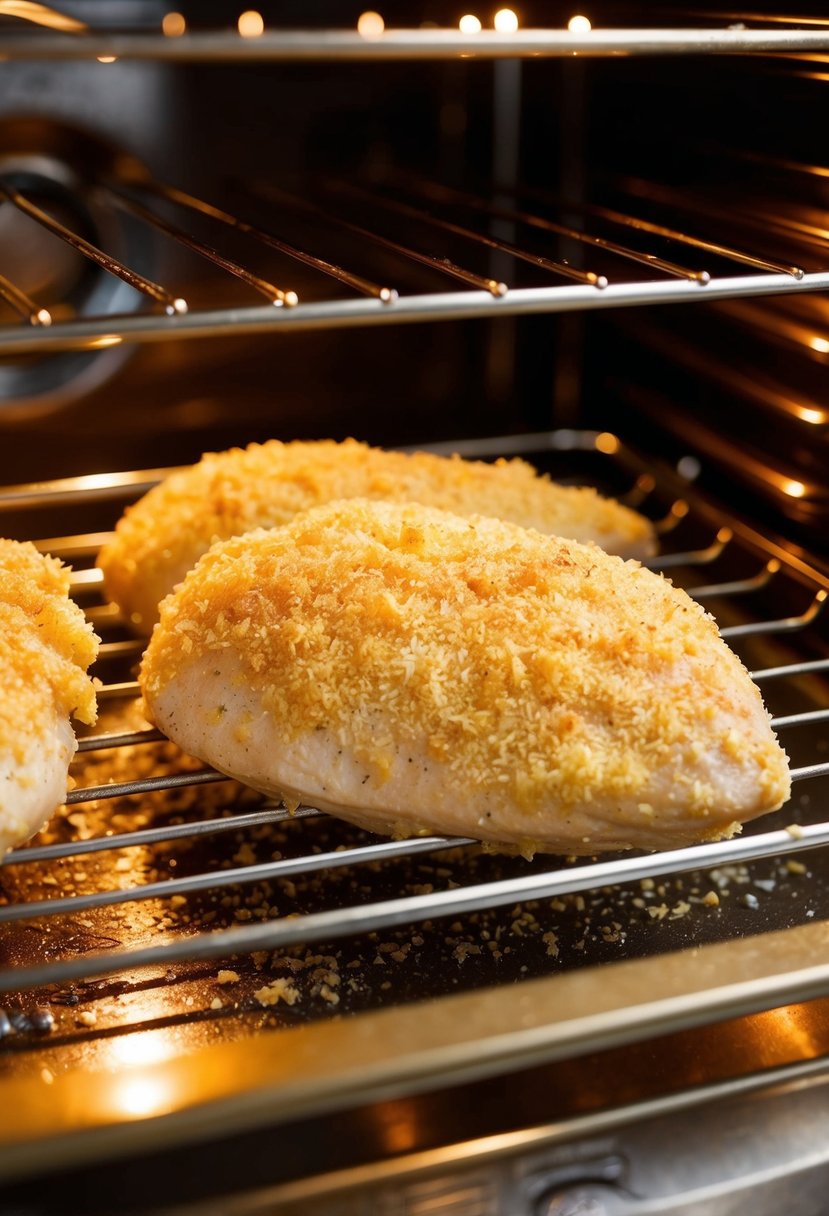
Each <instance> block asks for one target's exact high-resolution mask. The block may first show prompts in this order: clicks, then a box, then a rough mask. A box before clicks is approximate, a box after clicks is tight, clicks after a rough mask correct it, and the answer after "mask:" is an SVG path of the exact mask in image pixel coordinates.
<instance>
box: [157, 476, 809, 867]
mask: <svg viewBox="0 0 829 1216" xmlns="http://www.w3.org/2000/svg"><path fill="white" fill-rule="evenodd" d="M140 680H141V685H142V689H143V693H144V698H145V702H146V707H147V712H148V714H149V716H150V717H151V718H152V720H153V721H154V722H155V723H156V725H157V726H158V727H159V728H160V729H161V730H163V731H164V732H165V734H167V735H169V737H170V738H171V739H172V740H173V741H174V742H176V743H178V744H179V745H180V746H181V747H182V748H184V749H185V750H186V751H188V752H190V753H192V754H193V755H195V756H197V757H199V758H201V759H203V760H205V761H207V762H208V763H210V764H212V765H214V766H215V767H216V768H217V769H220V770H221V771H222V772H225V773H227V774H229V775H231V776H234V777H237V778H239V779H240V780H241V781H244V782H247V783H248V784H250V785H251V786H253V787H254V788H256V789H259V790H263V791H265V792H267V793H270V794H275V795H277V796H283V797H284V798H285V799H286V801H287V802H288V803H289V804H291V803H296V802H297V801H298V800H301V801H303V802H306V803H309V804H311V805H313V806H317V807H319V808H321V809H323V810H328V811H330V812H331V813H332V814H335V815H338V816H341V817H342V818H345V819H347V820H350V821H352V822H354V823H356V824H359V825H361V826H364V827H367V828H369V829H371V830H373V831H377V832H382V833H389V834H394V835H402V836H405V835H410V834H417V833H431V832H437V833H440V834H449V835H455V834H458V835H462V836H471V837H474V838H478V839H481V840H485V841H492V842H495V843H497V844H501V845H512V846H517V847H518V848H520V849H522V850H523V851H530V850H543V851H550V852H563V853H567V854H571V853H572V854H588V853H594V852H597V851H600V850H610V849H613V850H615V849H625V848H631V847H635V848H645V849H654V848H665V847H668V846H672V845H680V844H684V843H690V842H693V841H701V840H708V839H715V838H717V837H723V836H728V835H730V834H732V833H733V832H735V831H736V830H737V829H738V828H739V825H740V823H741V822H743V821H746V820H749V819H752V818H753V817H755V816H756V815H760V814H762V813H764V812H765V811H770V810H773V809H775V808H777V807H779V806H780V805H781V804H782V803H783V802H784V801H785V799H786V798H787V797H788V794H789V775H788V766H787V761H786V756H785V754H784V752H783V751H782V749H781V748H780V747H779V745H778V743H777V741H776V739H775V737H774V735H773V733H772V730H771V728H770V725H769V718H768V715H767V714H766V711H765V709H764V707H763V704H762V700H761V697H760V693H759V691H758V689H757V688H756V687H755V685H754V684H753V683H752V682H751V680H750V678H749V676H748V674H747V672H746V671H745V669H744V668H743V666H742V664H741V663H740V661H739V659H738V658H737V657H736V656H735V655H734V654H733V653H732V652H731V651H730V650H729V649H728V647H727V646H726V644H725V643H724V642H723V640H722V639H721V637H720V636H719V633H718V631H717V627H716V624H715V623H714V621H713V619H712V618H711V617H710V616H708V615H707V614H706V613H705V612H704V611H703V609H702V608H701V607H700V606H699V605H698V604H696V603H695V602H694V601H693V600H691V599H690V598H689V597H688V596H687V595H686V594H685V593H684V592H683V591H681V590H679V589H677V588H675V587H673V586H672V585H671V584H670V583H669V582H668V581H667V580H665V579H664V578H662V577H661V576H659V575H656V574H653V573H651V572H650V571H648V570H646V569H643V568H642V567H640V566H639V565H638V564H637V563H635V562H625V561H623V560H621V559H620V558H618V557H611V556H608V555H607V554H606V553H604V552H602V551H601V550H600V549H598V548H596V547H595V546H587V545H580V544H578V543H576V542H568V541H563V540H560V539H557V538H554V537H550V536H545V535H542V534H541V533H539V532H536V531H531V530H528V529H524V528H521V527H518V526H517V525H515V524H509V523H505V522H502V521H498V520H494V519H490V518H485V517H481V516H472V517H471V518H468V519H464V518H461V517H460V516H457V515H454V514H450V513H448V512H444V511H439V510H437V509H434V508H430V507H424V506H421V505H417V504H408V505H405V504H396V503H384V502H372V501H368V500H359V499H358V500H349V501H343V502H338V503H331V504H328V505H326V506H324V507H318V508H315V509H313V510H310V511H307V512H305V513H303V514H301V515H298V516H296V517H295V518H294V519H293V520H292V521H291V523H290V524H287V525H285V526H284V527H281V528H276V529H273V530H271V531H262V530H260V531H256V532H253V533H251V534H249V535H247V536H244V537H239V538H236V539H232V540H229V541H226V542H224V543H222V544H218V545H216V546H214V547H213V548H212V549H211V550H210V551H209V552H208V553H207V554H206V555H205V556H204V557H203V558H202V559H201V561H200V562H199V563H198V565H197V566H196V568H195V569H194V570H193V571H192V572H191V573H190V574H189V575H188V576H187V578H186V579H185V580H184V582H183V584H182V585H181V586H180V587H179V588H178V589H177V591H176V592H175V593H174V594H173V595H171V596H170V597H169V598H168V599H167V600H165V602H164V604H163V605H162V609H161V621H160V624H159V625H158V626H157V628H156V629H155V632H154V633H153V637H152V639H151V641H150V644H149V648H148V650H147V653H146V656H145V659H144V663H143V667H142V671H141V676H140Z"/></svg>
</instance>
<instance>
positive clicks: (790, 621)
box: [720, 590, 829, 638]
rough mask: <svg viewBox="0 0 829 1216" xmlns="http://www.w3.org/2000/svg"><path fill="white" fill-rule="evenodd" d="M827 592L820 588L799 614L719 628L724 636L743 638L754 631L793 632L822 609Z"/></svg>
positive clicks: (809, 622)
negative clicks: (804, 609) (774, 619)
mask: <svg viewBox="0 0 829 1216" xmlns="http://www.w3.org/2000/svg"><path fill="white" fill-rule="evenodd" d="M827 594H829V593H828V592H826V591H824V590H821V591H818V593H817V594H816V595H815V598H814V599H813V600H812V602H811V604H810V605H809V607H808V608H807V609H806V611H805V612H803V613H801V614H800V616H787V617H781V618H780V619H779V620H776V621H749V622H747V623H746V624H745V625H728V626H726V628H725V629H721V630H720V634H721V636H722V637H724V638H744V637H748V636H749V635H751V634H756V633H794V632H796V631H797V630H798V629H805V628H806V626H807V625H810V624H811V623H812V621H814V620H815V618H816V617H817V616H818V615H819V614H820V613H821V612H822V611H823V605H824V604H825V603H826V597H827Z"/></svg>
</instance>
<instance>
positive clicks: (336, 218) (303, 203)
mask: <svg viewBox="0 0 829 1216" xmlns="http://www.w3.org/2000/svg"><path fill="white" fill-rule="evenodd" d="M246 188H247V190H248V191H250V193H251V194H254V195H259V196H261V197H264V198H267V199H268V200H269V201H274V200H276V201H278V202H280V203H282V204H283V205H284V204H285V203H286V202H287V203H290V205H291V206H292V207H294V208H296V209H298V210H300V211H303V212H306V213H308V214H310V215H315V216H319V217H321V218H322V219H323V220H325V222H326V223H328V224H330V223H332V222H333V223H334V224H335V225H336V226H337V227H338V228H343V229H345V230H346V231H347V232H351V233H353V234H354V235H355V236H359V237H361V238H362V239H363V240H365V241H369V242H370V243H371V244H372V245H380V246H381V248H383V249H389V250H391V252H392V253H397V254H400V256H401V257H404V258H407V259H408V260H409V261H410V262H417V263H418V265H420V266H428V268H429V269H430V270H434V271H435V272H436V273H437V274H443V275H448V276H449V278H451V279H457V281H458V282H460V283H465V284H466V285H467V287H472V288H475V289H477V290H478V291H488V292H489V294H490V295H492V296H495V297H496V299H500V298H501V297H503V296H505V295H506V294H507V291H508V288H507V285H506V283H502V282H500V281H499V280H498V279H490V278H487V276H486V275H481V274H477V273H476V272H475V271H474V270H469V269H467V268H466V267H464V266H459V265H458V263H457V262H453V261H452V259H451V258H448V257H443V256H440V257H439V256H437V255H435V254H433V253H425V252H424V251H423V250H420V249H414V248H413V247H412V246H411V245H404V244H402V243H401V242H400V241H395V240H392V238H391V237H388V236H382V235H381V234H380V233H379V232H374V231H373V229H370V228H364V227H362V225H360V224H355V223H354V222H353V220H347V219H345V217H344V216H341V215H338V214H337V213H336V212H333V213H332V212H330V211H326V210H324V208H322V207H320V206H318V205H317V204H316V203H312V202H311V200H310V199H306V198H299V197H297V196H296V195H293V194H290V193H289V192H288V191H286V190H282V189H277V188H276V187H274V186H271V185H267V184H265V183H263V182H255V183H253V182H248V183H246ZM399 294H400V293H399V292H398V291H397V290H395V292H394V296H393V297H390V298H389V299H388V300H386V301H385V303H394V302H395V301H396V300H397V299H398V298H399Z"/></svg>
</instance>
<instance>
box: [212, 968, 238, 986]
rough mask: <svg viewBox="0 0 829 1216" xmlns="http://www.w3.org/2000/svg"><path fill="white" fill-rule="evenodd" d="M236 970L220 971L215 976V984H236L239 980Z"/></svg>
mask: <svg viewBox="0 0 829 1216" xmlns="http://www.w3.org/2000/svg"><path fill="white" fill-rule="evenodd" d="M240 978H241V977H240V975H239V972H238V971H220V972H219V974H218V975H217V976H216V983H217V984H238V983H239V980H240Z"/></svg>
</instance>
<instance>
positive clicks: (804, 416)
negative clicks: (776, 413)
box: [794, 405, 829, 426]
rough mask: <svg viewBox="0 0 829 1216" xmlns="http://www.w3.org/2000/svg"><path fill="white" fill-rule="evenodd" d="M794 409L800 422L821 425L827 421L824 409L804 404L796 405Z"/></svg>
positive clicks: (828, 419)
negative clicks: (812, 407)
mask: <svg viewBox="0 0 829 1216" xmlns="http://www.w3.org/2000/svg"><path fill="white" fill-rule="evenodd" d="M794 410H795V413H796V414H797V416H798V418H799V419H800V421H801V422H810V423H811V424H812V425H813V426H822V425H823V423H825V422H829V414H827V413H826V410H815V409H811V408H810V407H808V406H805V405H796V406H795V407H794Z"/></svg>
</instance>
